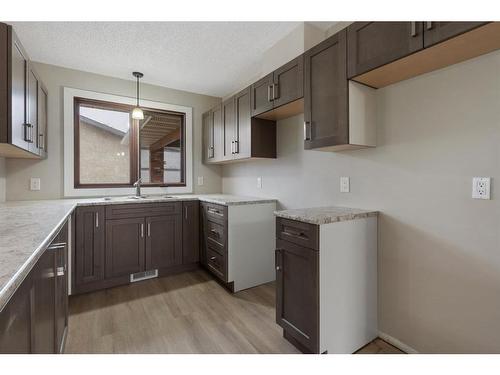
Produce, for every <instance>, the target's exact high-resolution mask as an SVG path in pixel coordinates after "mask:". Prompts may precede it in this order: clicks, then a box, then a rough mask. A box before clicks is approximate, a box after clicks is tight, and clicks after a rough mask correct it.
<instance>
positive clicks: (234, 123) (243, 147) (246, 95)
mask: <svg viewBox="0 0 500 375" xmlns="http://www.w3.org/2000/svg"><path fill="white" fill-rule="evenodd" d="M251 90H252V89H251V87H247V88H246V89H244V90H242V91H241V92H239V93H237V94H236V95H234V96H232V97H230V98H229V99H227V100H225V101H224V103H222V105H220V106H217V107H216V108H217V111H215V112H214V110H212V111H209V112H207V113H205V114H204V115H203V118H204V119H205V120H204V124H203V127H204V130H203V142H202V143H203V145H204V146H203V148H204V152H206V155H207V157H206V158H205V159H204V160H205V162H207V163H225V162H229V161H234V160H243V159H249V158H276V122H275V121H272V120H266V119H262V118H257V117H251ZM219 108H220V109H221V110H220V113H222V116H221V117H222V119H221V123H222V126H221V128H222V132H221V133H222V137H221V141H220V142H218V141H217V139H218V138H217V136H216V135H215V136H214V139H215V141H214V142H213V144H214V148H215V151H214V153H213V155H214V157H212V158H208V155H210V148H209V147H208V148H207V146H206V145H210V144H211V138H210V137H211V133H210V124H211V123H212V124H214V125H213V127H214V128H216V125H215V124H216V122H218V121H219V120H218V118H219V115H218V113H219V112H218V109H219ZM210 116H212V117H214V118H215V119H214V120H210V119H209V118H210ZM214 134H217V132H216V131H214Z"/></svg>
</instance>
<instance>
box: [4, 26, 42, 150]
mask: <svg viewBox="0 0 500 375" xmlns="http://www.w3.org/2000/svg"><path fill="white" fill-rule="evenodd" d="M46 105H47V90H46V89H45V87H44V85H43V83H42V82H41V80H40V78H39V76H38V75H37V73H36V71H35V69H34V67H33V65H32V63H31V61H30V60H29V57H28V54H27V53H26V51H25V50H24V48H23V46H22V44H21V41H20V40H19V39H18V37H17V35H16V33H15V32H14V30H13V28H12V26H9V25H6V24H4V23H0V156H4V157H10V158H34V159H36V158H44V157H46V156H47V151H46V150H47V147H46V145H47V108H46Z"/></svg>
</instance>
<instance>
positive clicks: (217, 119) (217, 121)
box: [212, 105, 224, 161]
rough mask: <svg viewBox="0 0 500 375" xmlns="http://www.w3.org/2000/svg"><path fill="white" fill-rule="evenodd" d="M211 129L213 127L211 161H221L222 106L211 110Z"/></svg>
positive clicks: (222, 150)
mask: <svg viewBox="0 0 500 375" xmlns="http://www.w3.org/2000/svg"><path fill="white" fill-rule="evenodd" d="M212 127H213V146H212V147H213V148H214V150H213V155H214V157H213V159H212V160H213V161H221V160H223V158H224V138H223V136H224V132H223V129H222V128H223V124H222V105H218V106H217V107H215V108H214V109H212Z"/></svg>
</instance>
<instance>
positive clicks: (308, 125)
mask: <svg viewBox="0 0 500 375" xmlns="http://www.w3.org/2000/svg"><path fill="white" fill-rule="evenodd" d="M310 140H311V123H310V122H309V121H304V141H310Z"/></svg>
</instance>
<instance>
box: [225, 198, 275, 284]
mask: <svg viewBox="0 0 500 375" xmlns="http://www.w3.org/2000/svg"><path fill="white" fill-rule="evenodd" d="M275 210H276V203H264V204H247V205H236V206H229V207H228V234H227V241H228V242H227V254H228V281H229V282H231V281H234V291H235V292H237V291H239V290H242V289H247V288H251V287H254V286H257V285H260V284H264V283H267V282H270V281H274V279H275V278H276V274H275V269H274V250H275V244H276V240H275V234H276V220H275V218H274V211H275Z"/></svg>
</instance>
